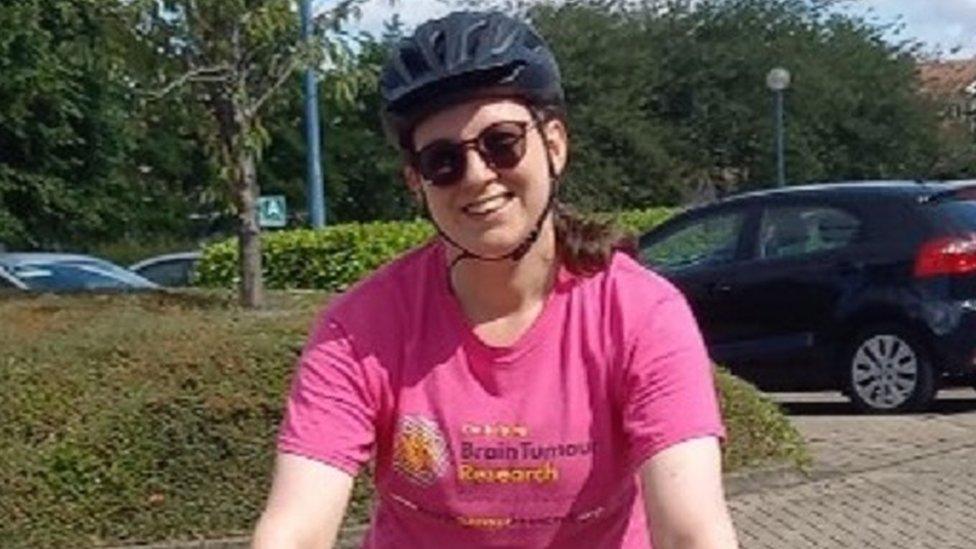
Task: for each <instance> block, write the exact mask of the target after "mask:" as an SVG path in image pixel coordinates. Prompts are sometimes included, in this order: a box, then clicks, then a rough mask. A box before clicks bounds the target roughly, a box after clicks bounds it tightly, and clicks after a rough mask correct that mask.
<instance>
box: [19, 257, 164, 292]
mask: <svg viewBox="0 0 976 549" xmlns="http://www.w3.org/2000/svg"><path fill="white" fill-rule="evenodd" d="M9 270H10V273H11V274H13V275H14V276H15V277H17V278H18V279H19V280H20V281H21V282H23V283H24V285H26V286H27V288H28V289H31V290H97V289H127V288H151V287H152V285H151V284H150V283H149V282H148V281H146V280H145V279H143V278H141V277H139V276H138V275H136V274H134V273H130V272H128V271H126V270H125V269H122V268H121V267H117V266H115V265H112V264H111V263H106V262H104V261H97V260H84V259H79V260H67V261H49V262H36V263H29V264H24V265H17V266H14V267H12V268H11V269H9Z"/></svg>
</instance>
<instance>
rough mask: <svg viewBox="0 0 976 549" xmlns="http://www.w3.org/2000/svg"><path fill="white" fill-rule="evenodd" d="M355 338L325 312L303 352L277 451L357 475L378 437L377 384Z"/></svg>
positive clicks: (289, 396) (286, 408)
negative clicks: (361, 358)
mask: <svg viewBox="0 0 976 549" xmlns="http://www.w3.org/2000/svg"><path fill="white" fill-rule="evenodd" d="M355 343H356V342H355V340H354V338H353V337H351V336H350V335H349V334H348V333H346V332H345V331H344V330H343V329H342V327H341V326H340V325H339V324H338V323H337V322H336V321H334V320H331V319H330V318H329V317H328V316H327V315H325V316H323V317H321V318H320V320H319V322H318V323H317V326H316V327H315V328H314V329H313V331H312V335H311V336H310V337H309V340H308V343H307V344H306V346H305V349H304V351H303V352H302V355H301V358H300V359H299V361H298V366H297V368H296V370H295V374H294V377H293V379H292V383H291V390H290V391H289V394H288V398H287V402H286V404H285V412H284V418H283V419H282V423H281V427H280V431H279V433H278V451H280V452H285V453H290V454H297V455H300V456H303V457H307V458H310V459H314V460H317V461H321V462H323V463H326V464H328V465H331V466H333V467H336V468H339V469H341V470H343V471H345V472H347V473H349V474H350V475H353V476H355V475H356V473H357V472H358V471H359V468H360V467H361V466H362V465H363V464H364V463H365V462H366V461H367V460H368V459H369V456H370V453H371V452H372V448H373V442H374V440H375V421H374V420H375V417H376V407H377V406H376V403H377V401H378V399H377V391H378V384H377V380H376V377H375V375H372V374H371V373H370V370H369V367H368V365H367V364H364V363H363V361H362V360H360V359H359V357H358V356H357V353H356V352H355V351H356V350H355Z"/></svg>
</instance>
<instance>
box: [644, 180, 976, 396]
mask: <svg viewBox="0 0 976 549" xmlns="http://www.w3.org/2000/svg"><path fill="white" fill-rule="evenodd" d="M640 253H641V259H642V261H643V262H644V263H645V264H646V265H648V266H649V267H651V268H652V269H654V270H655V271H657V272H659V273H661V274H662V275H664V276H666V277H667V278H669V279H670V280H671V281H672V282H673V283H675V285H676V286H678V287H679V288H680V289H681V290H682V291H683V292H684V293H685V295H686V296H687V297H688V300H689V302H690V303H691V306H692V308H693V310H694V312H695V314H696V316H697V318H698V321H699V323H700V325H701V329H702V332H703V334H704V336H705V340H706V342H707V344H708V347H709V352H710V353H711V355H712V358H713V359H714V360H715V361H716V362H717V363H719V364H723V365H725V366H727V367H728V368H729V369H730V370H731V371H732V372H733V373H735V374H737V375H739V376H741V377H743V378H745V379H747V380H749V381H751V382H753V383H755V384H757V385H758V386H759V387H761V388H764V389H767V390H823V389H840V390H841V391H843V392H844V393H845V394H847V395H848V396H849V397H850V398H851V399H852V400H853V402H854V403H855V404H856V405H857V406H858V407H859V408H860V409H862V410H865V411H889V412H899V411H906V410H918V409H923V408H925V407H926V406H927V405H928V404H929V403H930V402H931V400H932V398H933V396H934V394H935V392H936V391H937V390H938V388H939V387H941V386H945V385H949V384H959V383H976V181H957V182H949V183H935V182H929V183H923V182H912V181H903V182H859V183H833V184H820V185H808V186H799V187H786V188H782V189H775V190H765V191H759V192H751V193H747V194H741V195H737V196H732V197H729V198H725V199H722V200H719V201H717V202H715V203H712V204H708V205H705V206H700V207H695V208H692V209H690V210H687V211H685V212H682V213H680V214H678V215H676V216H675V217H673V218H671V219H669V220H668V221H666V222H664V223H663V224H661V225H659V226H657V227H655V228H654V229H653V230H651V231H650V232H648V233H647V234H645V235H643V236H642V237H641V239H640Z"/></svg>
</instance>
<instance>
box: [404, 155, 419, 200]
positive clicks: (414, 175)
mask: <svg viewBox="0 0 976 549" xmlns="http://www.w3.org/2000/svg"><path fill="white" fill-rule="evenodd" d="M403 181H404V182H406V184H407V188H408V189H409V190H410V194H412V195H413V198H414V200H416V201H417V203H418V204H422V203H423V200H424V196H423V192H424V191H423V183H424V182H423V177H422V176H421V175H420V172H418V171H417V170H416V169H415V168H414V167H413V166H411V165H410V164H404V166H403Z"/></svg>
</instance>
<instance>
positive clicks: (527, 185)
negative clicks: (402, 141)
mask: <svg viewBox="0 0 976 549" xmlns="http://www.w3.org/2000/svg"><path fill="white" fill-rule="evenodd" d="M505 122H515V123H517V124H515V125H514V127H518V126H519V125H524V127H525V130H526V133H525V154H524V156H523V157H522V159H521V161H519V162H518V163H517V164H516V165H514V166H513V167H511V168H501V167H495V168H492V167H491V166H489V165H488V164H487V163H486V162H485V159H484V158H482V157H481V155H480V154H479V152H478V151H477V150H476V148H475V147H474V146H471V147H467V148H466V149H465V150H464V155H463V156H464V160H465V162H463V164H464V168H463V173H461V174H460V176H459V178H458V180H457V182H456V183H454V184H452V185H443V186H435V185H433V184H431V182H430V181H429V180H426V179H424V177H423V176H422V175H421V174H420V172H419V171H418V170H417V169H416V167H414V166H407V168H406V169H405V173H406V178H407V182H408V184H409V185H410V187H411V189H412V190H413V191H414V192H416V193H422V194H423V197H424V199H425V201H426V203H427V208H428V209H429V211H430V215H431V216H432V217H433V218H434V221H435V222H436V223H437V225H438V226H439V227H440V228H441V230H443V231H444V232H445V233H447V235H448V236H449V237H450V238H451V239H452V240H454V241H456V242H457V243H458V244H460V245H461V246H463V247H464V248H466V249H468V250H470V251H471V252H474V253H475V254H478V255H483V256H488V257H496V256H501V255H504V254H506V253H509V252H511V251H512V250H513V249H514V248H515V247H517V246H518V245H519V244H521V243H522V241H523V240H524V239H525V237H526V236H528V234H529V232H530V231H531V230H532V228H533V227H534V225H535V223H536V221H537V220H538V218H539V215H541V214H542V211H543V209H544V208H545V206H546V201H547V200H548V198H549V178H550V176H549V166H548V163H547V160H546V149H547V148H548V151H549V154H550V156H551V158H552V161H553V167H554V168H555V170H556V173H557V174H559V173H561V172H562V170H563V167H564V166H565V163H566V150H567V135H566V128H565V126H564V125H563V123H562V122H561V121H559V120H550V121H548V122H544V123H542V127H541V129H542V134H545V136H546V139H545V141H544V140H543V138H542V134H540V131H539V129H537V128H536V124H535V122H534V120H533V119H532V115H531V114H530V112H529V110H528V109H527V108H526V107H525V106H523V105H522V104H521V103H519V102H517V101H513V100H504V99H485V100H474V101H469V102H466V103H461V104H458V105H455V106H452V107H449V108H447V109H445V110H443V111H440V112H438V113H436V114H434V115H432V116H430V117H428V118H426V119H424V121H423V122H421V123H420V124H419V125H418V126H417V127H416V129H415V130H414V135H413V142H414V150H415V151H420V150H422V149H424V147H427V146H428V145H431V144H432V143H435V142H438V141H442V140H446V141H449V142H452V143H459V142H461V141H467V140H471V139H475V138H476V137H478V136H479V135H492V133H491V132H492V131H493V128H499V127H502V128H504V127H505V126H508V127H512V126H513V125H510V124H502V125H501V126H498V124H499V123H505ZM486 129H487V130H488V132H487V133H485V130H486Z"/></svg>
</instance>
